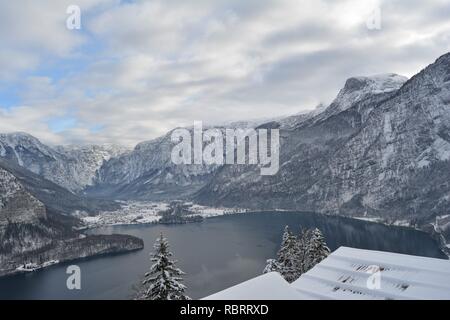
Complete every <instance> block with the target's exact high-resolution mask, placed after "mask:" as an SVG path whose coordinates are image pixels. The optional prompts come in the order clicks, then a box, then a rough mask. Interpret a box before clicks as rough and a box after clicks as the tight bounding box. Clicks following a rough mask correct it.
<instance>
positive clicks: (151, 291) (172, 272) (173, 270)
mask: <svg viewBox="0 0 450 320" xmlns="http://www.w3.org/2000/svg"><path fill="white" fill-rule="evenodd" d="M153 248H154V250H155V251H154V252H153V254H152V258H151V261H152V262H153V265H152V266H151V267H150V271H149V272H147V273H146V274H145V276H144V281H143V282H142V285H143V286H144V291H143V294H142V298H143V299H145V300H186V299H189V297H188V296H186V295H185V293H184V292H185V290H186V286H185V285H183V284H182V283H181V281H183V279H182V278H181V277H180V276H182V275H184V274H185V273H184V272H183V271H181V270H180V269H178V268H177V267H176V266H175V264H176V261H175V260H171V259H170V257H171V256H172V253H171V252H170V251H169V243H168V242H167V239H166V238H164V236H163V234H162V233H161V235H160V237H159V238H158V239H157V241H156V243H155V244H154V246H153Z"/></svg>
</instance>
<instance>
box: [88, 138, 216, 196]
mask: <svg viewBox="0 0 450 320" xmlns="http://www.w3.org/2000/svg"><path fill="white" fill-rule="evenodd" d="M171 134H172V131H171V132H169V133H167V134H166V135H165V136H162V137H159V138H157V139H154V140H150V141H146V142H142V143H140V144H138V145H137V146H136V147H135V149H134V150H133V151H132V152H128V153H125V154H122V155H121V156H119V157H116V158H112V159H111V160H109V161H107V162H105V164H104V165H103V166H102V167H101V168H100V169H99V171H98V180H97V182H98V184H97V185H96V186H94V187H93V188H90V189H88V192H90V193H91V194H93V195H98V194H100V195H108V196H110V197H118V198H134V199H167V198H176V199H180V198H184V197H187V196H189V195H192V194H193V193H194V192H196V191H198V190H199V189H200V188H202V187H203V186H205V185H206V183H207V182H208V181H209V180H210V178H211V177H212V175H213V174H214V173H215V172H216V170H217V169H218V167H217V166H208V165H175V164H174V163H173V162H172V161H171V152H172V147H173V143H172V142H171Z"/></svg>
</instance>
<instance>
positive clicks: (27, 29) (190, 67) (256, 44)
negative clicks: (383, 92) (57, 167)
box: [0, 0, 450, 145]
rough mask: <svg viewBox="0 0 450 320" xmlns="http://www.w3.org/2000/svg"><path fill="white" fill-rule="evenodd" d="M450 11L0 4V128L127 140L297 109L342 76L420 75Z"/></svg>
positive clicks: (343, 4)
mask: <svg viewBox="0 0 450 320" xmlns="http://www.w3.org/2000/svg"><path fill="white" fill-rule="evenodd" d="M69 5H77V6H78V7H79V8H80V9H81V29H79V30H70V29H68V28H67V27H66V20H67V18H68V17H69V15H68V14H67V13H66V10H67V7H68V6H69ZM378 9H379V10H380V12H381V25H380V28H377V27H378V26H377V24H376V23H373V22H374V21H375V22H376V21H377V19H376V17H377V16H376V13H377V10H378ZM449 17H450V3H449V2H448V1H447V0H428V1H423V0H386V1H378V0H364V1H361V0H266V1H265V0H245V1H243V0H190V1H187V0H161V1H159V0H158V1H153V0H148V1H139V0H137V1H131V0H129V1H119V0H70V1H66V0H29V1H27V0H17V1H7V0H0V44H1V50H0V132H11V131H26V132H28V133H31V134H33V135H35V136H37V137H38V138H40V139H41V140H42V141H44V142H47V143H51V144H69V143H121V144H127V145H133V144H135V143H136V142H139V141H142V140H148V139H151V138H154V137H156V136H158V135H161V134H163V133H165V132H166V131H167V130H169V129H171V128H174V127H177V126H185V125H192V123H193V121H194V120H202V121H204V122H208V123H220V122H224V121H232V120H243V119H258V118H270V117H277V116H280V115H290V114H294V113H298V112H302V111H305V110H308V109H313V108H314V107H315V106H316V105H318V104H319V103H329V102H330V101H331V100H332V99H333V98H334V97H335V96H336V94H337V92H338V90H339V89H340V88H341V87H342V86H343V84H344V82H345V80H346V79H347V78H348V77H350V76H355V75H371V74H379V73H386V72H395V73H399V74H403V75H405V76H408V77H410V76H412V75H413V74H415V73H417V72H418V71H420V70H421V69H422V68H423V67H425V66H426V65H428V64H429V63H431V62H433V61H434V60H435V59H436V58H437V57H438V56H440V55H442V54H444V53H446V52H448V51H450V19H449ZM368 21H369V22H372V23H369V24H368V23H367V22H368ZM374 27H375V28H374Z"/></svg>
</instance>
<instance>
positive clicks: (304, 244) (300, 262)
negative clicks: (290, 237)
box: [297, 229, 311, 276]
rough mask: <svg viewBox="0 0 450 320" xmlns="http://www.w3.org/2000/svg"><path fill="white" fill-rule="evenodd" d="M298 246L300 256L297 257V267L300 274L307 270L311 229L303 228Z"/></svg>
mask: <svg viewBox="0 0 450 320" xmlns="http://www.w3.org/2000/svg"><path fill="white" fill-rule="evenodd" d="M297 238H298V240H297V246H298V257H297V268H298V270H299V276H301V275H302V274H303V273H305V272H306V271H307V260H308V259H307V255H308V246H309V241H310V239H311V230H310V229H301V230H300V234H299V235H298V237H297Z"/></svg>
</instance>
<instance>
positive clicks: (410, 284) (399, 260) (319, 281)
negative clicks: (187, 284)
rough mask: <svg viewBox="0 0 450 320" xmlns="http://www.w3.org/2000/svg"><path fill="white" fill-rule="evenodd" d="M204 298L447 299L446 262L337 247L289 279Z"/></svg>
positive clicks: (266, 278) (260, 280)
mask: <svg viewBox="0 0 450 320" xmlns="http://www.w3.org/2000/svg"><path fill="white" fill-rule="evenodd" d="M205 299H211V300H213V299H215V300H247V299H248V300H272V299H275V300H277V299H278V300H292V299H332V300H339V299H350V300H353V299H380V300H390V299H401V300H405V299H445V300H450V261H449V260H443V259H434V258H426V257H418V256H410V255H404V254H397V253H389V252H381V251H371V250H362V249H354V248H347V247H340V248H339V249H337V250H336V251H334V252H333V253H332V254H330V255H329V256H328V258H326V259H325V260H323V261H322V262H321V263H319V264H318V265H316V266H315V267H314V268H312V269H311V270H310V271H308V272H307V273H305V274H303V275H302V276H301V277H300V278H299V279H298V280H296V281H295V282H293V283H291V284H289V283H287V282H286V281H285V280H284V279H283V278H282V277H281V276H279V275H278V274H277V273H269V274H266V275H262V276H259V277H256V278H254V279H251V280H249V281H246V282H243V283H241V284H239V285H236V286H234V287H231V288H229V289H226V290H224V291H221V292H218V293H216V294H213V295H211V296H209V297H206V298H205Z"/></svg>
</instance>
